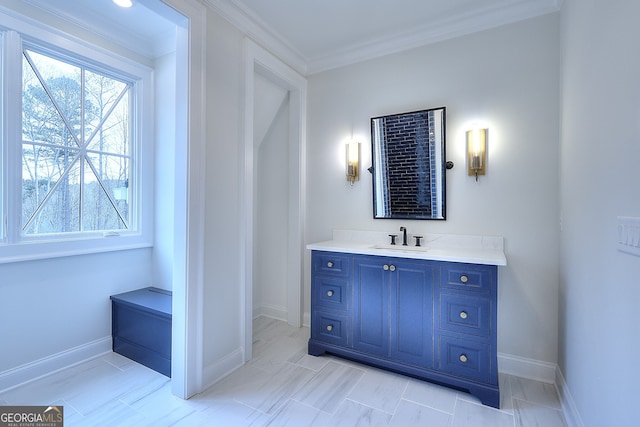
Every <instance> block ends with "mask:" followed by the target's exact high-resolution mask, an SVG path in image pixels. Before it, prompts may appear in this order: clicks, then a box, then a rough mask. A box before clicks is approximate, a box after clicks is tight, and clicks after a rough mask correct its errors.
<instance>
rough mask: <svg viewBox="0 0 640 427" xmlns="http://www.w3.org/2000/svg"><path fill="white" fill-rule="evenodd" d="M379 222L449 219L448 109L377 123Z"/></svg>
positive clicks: (375, 180) (373, 136)
mask: <svg viewBox="0 0 640 427" xmlns="http://www.w3.org/2000/svg"><path fill="white" fill-rule="evenodd" d="M371 145H372V162H373V165H372V166H371V169H370V171H371V173H372V174H373V217H374V218H397V219H445V206H446V205H445V171H446V158H445V107H440V108H433V109H429V110H421V111H414V112H410V113H401V114H392V115H389V116H381V117H374V118H372V119H371Z"/></svg>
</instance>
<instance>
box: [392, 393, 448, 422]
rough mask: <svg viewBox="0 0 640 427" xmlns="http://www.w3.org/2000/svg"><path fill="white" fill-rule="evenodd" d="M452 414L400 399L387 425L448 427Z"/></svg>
mask: <svg viewBox="0 0 640 427" xmlns="http://www.w3.org/2000/svg"><path fill="white" fill-rule="evenodd" d="M451 421H452V415H451V414H447V413H446V412H442V411H438V410H436V409H433V408H429V407H427V406H422V405H419V404H417V403H413V402H409V401H407V400H402V401H401V402H400V404H399V405H398V409H397V410H396V412H395V414H394V415H393V417H392V418H391V422H390V423H389V427H407V426H429V427H449V426H450V425H451Z"/></svg>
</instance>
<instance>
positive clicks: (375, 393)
mask: <svg viewBox="0 0 640 427" xmlns="http://www.w3.org/2000/svg"><path fill="white" fill-rule="evenodd" d="M408 383H409V379H408V378H407V377H405V376H401V375H397V374H393V373H390V372H386V371H382V370H379V369H367V370H366V371H365V373H364V375H363V376H362V377H361V378H360V381H358V383H357V384H356V385H355V386H354V387H353V389H352V390H351V393H349V395H348V396H347V398H348V399H351V400H353V401H355V402H358V403H361V404H363V405H366V406H370V407H372V408H375V409H378V410H380V411H384V412H387V413H389V414H393V413H394V411H395V410H396V406H398V403H399V402H400V399H401V398H402V394H403V393H404V391H405V389H406V387H407V384H408Z"/></svg>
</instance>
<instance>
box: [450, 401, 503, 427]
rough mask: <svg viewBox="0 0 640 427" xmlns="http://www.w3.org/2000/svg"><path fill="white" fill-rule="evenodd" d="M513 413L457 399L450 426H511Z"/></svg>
mask: <svg viewBox="0 0 640 427" xmlns="http://www.w3.org/2000/svg"><path fill="white" fill-rule="evenodd" d="M513 422H514V418H513V415H511V414H507V413H505V412H501V411H499V410H497V409H494V408H490V407H488V406H484V405H477V404H475V403H471V402H467V401H466V400H463V399H458V401H457V402H456V407H455V410H454V412H453V423H452V424H451V425H452V427H469V426H473V427H513Z"/></svg>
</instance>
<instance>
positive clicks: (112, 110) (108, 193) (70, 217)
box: [22, 48, 132, 235]
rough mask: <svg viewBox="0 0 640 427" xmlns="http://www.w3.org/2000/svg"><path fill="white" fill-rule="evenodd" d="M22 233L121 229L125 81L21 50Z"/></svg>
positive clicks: (124, 221)
mask: <svg viewBox="0 0 640 427" xmlns="http://www.w3.org/2000/svg"><path fill="white" fill-rule="evenodd" d="M22 82H23V91H22V92H23V103H22V112H23V114H22V117H23V120H22V171H23V172H22V233H24V234H25V235H39V234H48V233H73V232H85V231H108V230H127V229H129V227H130V225H131V221H130V218H129V202H128V199H129V198H128V184H129V179H130V177H129V171H130V169H131V147H130V143H131V141H130V139H131V138H130V135H131V129H130V126H131V123H132V120H131V103H130V101H129V99H130V93H131V89H132V84H131V83H126V82H123V81H121V80H119V79H116V78H113V77H111V76H107V75H105V74H102V73H99V72H94V71H92V70H90V69H88V68H86V67H84V66H81V65H77V64H72V63H69V62H66V61H62V60H60V59H57V58H53V57H51V56H48V55H45V54H43V53H39V52H36V51H34V50H31V49H28V48H25V49H24V51H23V78H22Z"/></svg>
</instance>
